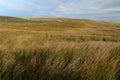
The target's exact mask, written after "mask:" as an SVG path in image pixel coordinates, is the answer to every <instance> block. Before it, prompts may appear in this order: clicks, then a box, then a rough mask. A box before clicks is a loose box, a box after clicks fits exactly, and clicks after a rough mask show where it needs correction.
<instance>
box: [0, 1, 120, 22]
mask: <svg viewBox="0 0 120 80" xmlns="http://www.w3.org/2000/svg"><path fill="white" fill-rule="evenodd" d="M119 4H120V0H0V7H1V8H0V15H4V14H6V15H13V16H14V15H15V16H23V17H72V18H87V19H98V20H99V19H100V20H108V21H111V20H114V21H116V20H117V21H118V20H119V21H120V19H119V17H120V5H119ZM6 11H7V13H6ZM116 17H117V19H116Z"/></svg>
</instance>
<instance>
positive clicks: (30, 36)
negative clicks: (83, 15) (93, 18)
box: [0, 22, 120, 80]
mask: <svg viewBox="0 0 120 80" xmlns="http://www.w3.org/2000/svg"><path fill="white" fill-rule="evenodd" d="M67 23H68V22H67ZM72 24H73V23H72ZM30 25H31V26H30ZM41 25H43V24H37V23H26V24H25V23H23V24H21V23H19V24H18V23H15V24H11V23H5V24H0V80H116V79H117V78H118V77H119V76H120V75H119V74H118V72H119V70H120V37H119V35H118V33H119V27H114V26H112V27H110V28H106V27H104V30H106V31H107V32H105V31H104V30H102V29H103V28H102V29H100V28H99V27H94V26H93V27H91V28H90V27H86V28H82V27H74V28H73V26H72V27H71V26H70V27H68V24H67V25H66V24H63V25H62V23H61V24H59V23H57V24H56V25H57V26H55V24H53V23H51V24H50V23H48V24H47V23H46V24H44V25H45V26H47V25H48V26H49V25H50V27H47V28H45V27H42V26H41ZM52 25H53V26H52ZM61 25H62V26H65V27H60V26H61ZM75 25H76V24H75ZM95 25H97V24H95ZM20 26H21V27H20ZM39 26H40V27H39ZM58 26H59V27H58ZM104 26H105V25H104ZM66 27H67V28H66ZM87 29H88V30H87ZM110 30H112V31H111V32H109V31H110ZM117 31H118V32H117ZM109 33H110V34H109Z"/></svg>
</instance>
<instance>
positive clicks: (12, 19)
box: [0, 16, 25, 22]
mask: <svg viewBox="0 0 120 80" xmlns="http://www.w3.org/2000/svg"><path fill="white" fill-rule="evenodd" d="M23 20H25V19H24V18H18V17H9V16H0V22H1V21H3V22H4V21H23Z"/></svg>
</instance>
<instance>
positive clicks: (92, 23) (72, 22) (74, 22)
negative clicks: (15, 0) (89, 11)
mask: <svg viewBox="0 0 120 80" xmlns="http://www.w3.org/2000/svg"><path fill="white" fill-rule="evenodd" d="M0 22H29V23H49V24H52V25H66V26H73V27H74V26H79V27H85V26H87V27H96V26H98V27H99V26H100V27H101V26H102V27H103V26H116V27H117V26H118V27H120V23H115V22H104V21H97V20H87V19H69V18H18V17H9V16H0ZM52 25H51V26H52Z"/></svg>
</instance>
